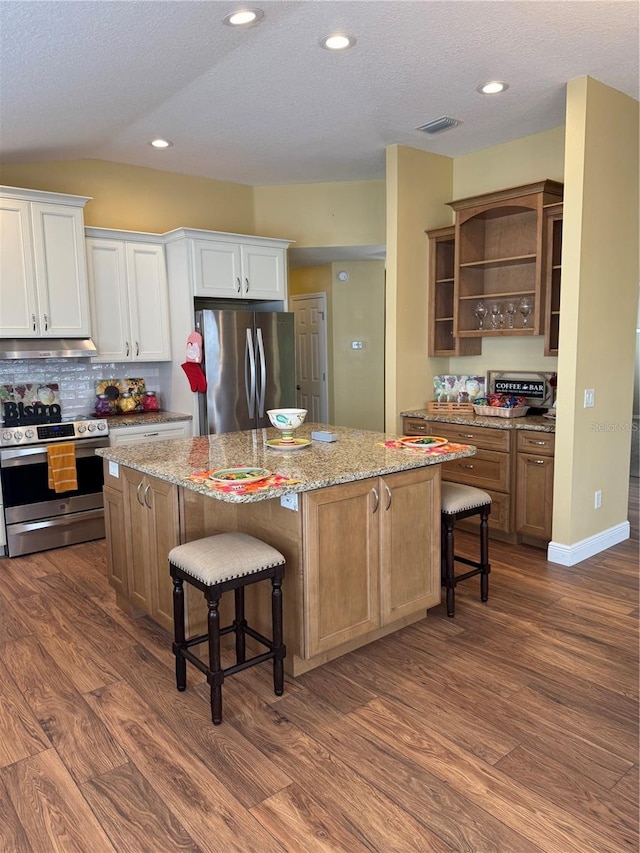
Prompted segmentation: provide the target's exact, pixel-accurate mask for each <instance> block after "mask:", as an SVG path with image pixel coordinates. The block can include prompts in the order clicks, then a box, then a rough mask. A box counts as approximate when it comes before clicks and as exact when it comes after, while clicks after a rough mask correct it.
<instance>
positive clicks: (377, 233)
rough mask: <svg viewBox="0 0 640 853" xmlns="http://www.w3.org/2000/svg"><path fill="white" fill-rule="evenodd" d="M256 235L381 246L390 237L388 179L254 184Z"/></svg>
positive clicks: (297, 241)
mask: <svg viewBox="0 0 640 853" xmlns="http://www.w3.org/2000/svg"><path fill="white" fill-rule="evenodd" d="M253 193H254V209H255V218H254V224H255V228H256V232H255V233H256V234H260V235H261V236H264V237H282V238H284V239H287V240H295V245H296V246H378V245H382V244H384V242H385V215H386V210H385V182H384V181H344V182H341V183H326V184H293V185H290V186H272V187H254V188H253Z"/></svg>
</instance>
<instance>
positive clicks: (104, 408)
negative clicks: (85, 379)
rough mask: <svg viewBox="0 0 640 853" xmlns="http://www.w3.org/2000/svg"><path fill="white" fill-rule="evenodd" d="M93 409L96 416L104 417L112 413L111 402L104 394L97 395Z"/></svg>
mask: <svg viewBox="0 0 640 853" xmlns="http://www.w3.org/2000/svg"><path fill="white" fill-rule="evenodd" d="M94 409H95V413H96V415H102V416H103V417H104V416H105V415H110V414H111V412H112V411H113V407H112V405H111V400H110V399H109V398H108V397H107V395H106V394H98V396H97V398H96V404H95V406H94Z"/></svg>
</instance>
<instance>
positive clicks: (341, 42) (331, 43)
mask: <svg viewBox="0 0 640 853" xmlns="http://www.w3.org/2000/svg"><path fill="white" fill-rule="evenodd" d="M355 43H356V40H355V38H354V37H353V36H346V35H343V34H342V33H339V34H336V35H332V36H325V37H324V38H323V39H320V47H324V49H325V50H347V49H348V48H350V47H353V46H354V44H355Z"/></svg>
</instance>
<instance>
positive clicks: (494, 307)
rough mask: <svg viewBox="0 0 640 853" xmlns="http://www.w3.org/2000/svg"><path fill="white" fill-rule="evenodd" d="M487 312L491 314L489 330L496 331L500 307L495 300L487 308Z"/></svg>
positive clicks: (500, 311)
mask: <svg viewBox="0 0 640 853" xmlns="http://www.w3.org/2000/svg"><path fill="white" fill-rule="evenodd" d="M489 312H490V314H491V328H492V329H498V328H499V327H500V316H501V313H502V307H501V305H500V303H499V302H498V301H497V300H495V301H494V302H492V303H491V305H490V306H489Z"/></svg>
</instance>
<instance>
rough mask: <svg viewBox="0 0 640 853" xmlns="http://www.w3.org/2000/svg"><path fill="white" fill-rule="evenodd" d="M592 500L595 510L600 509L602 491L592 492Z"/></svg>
mask: <svg viewBox="0 0 640 853" xmlns="http://www.w3.org/2000/svg"><path fill="white" fill-rule="evenodd" d="M593 498H594V500H593V505H594V507H595V509H600V507H601V506H602V490H601V489H598V490H597V491H596V492H594V495H593Z"/></svg>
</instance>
